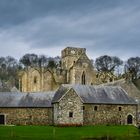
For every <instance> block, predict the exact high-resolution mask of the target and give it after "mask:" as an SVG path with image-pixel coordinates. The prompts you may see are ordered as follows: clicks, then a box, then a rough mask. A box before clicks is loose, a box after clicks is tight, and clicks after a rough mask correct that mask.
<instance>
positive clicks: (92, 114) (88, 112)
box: [83, 104, 137, 125]
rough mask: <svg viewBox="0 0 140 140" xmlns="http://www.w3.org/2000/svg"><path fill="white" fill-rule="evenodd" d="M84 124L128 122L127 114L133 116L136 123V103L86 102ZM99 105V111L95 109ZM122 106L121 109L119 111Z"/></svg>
mask: <svg viewBox="0 0 140 140" xmlns="http://www.w3.org/2000/svg"><path fill="white" fill-rule="evenodd" d="M84 106H85V109H84V115H83V116H84V125H97V124H122V125H126V124H127V116H128V115H132V116H133V124H134V125H135V124H136V119H137V118H136V116H137V114H136V110H137V106H136V105H93V104H85V105H84ZM95 106H96V107H97V111H95V110H94V109H95V108H96V107H95ZM119 107H121V111H119Z"/></svg>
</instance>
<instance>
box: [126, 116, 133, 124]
mask: <svg viewBox="0 0 140 140" xmlns="http://www.w3.org/2000/svg"><path fill="white" fill-rule="evenodd" d="M132 123H133V117H132V115H128V116H127V124H132Z"/></svg>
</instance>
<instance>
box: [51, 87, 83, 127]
mask: <svg viewBox="0 0 140 140" xmlns="http://www.w3.org/2000/svg"><path fill="white" fill-rule="evenodd" d="M82 105H83V103H82V102H81V100H80V98H79V96H78V95H77V94H76V93H75V91H74V90H73V89H71V90H70V91H68V93H66V94H65V96H64V97H63V98H62V99H61V100H60V102H59V103H55V104H54V124H55V125H82V124H83V110H82ZM70 112H71V113H73V117H69V113H70Z"/></svg>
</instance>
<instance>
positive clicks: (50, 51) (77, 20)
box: [0, 0, 140, 59]
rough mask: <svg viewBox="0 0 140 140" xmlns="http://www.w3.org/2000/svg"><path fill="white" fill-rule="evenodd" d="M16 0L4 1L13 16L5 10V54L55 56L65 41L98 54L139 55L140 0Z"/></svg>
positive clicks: (1, 35)
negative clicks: (57, 0) (20, 0)
mask: <svg viewBox="0 0 140 140" xmlns="http://www.w3.org/2000/svg"><path fill="white" fill-rule="evenodd" d="M13 1H14V3H8V0H5V1H3V0H2V2H3V4H2V6H3V7H4V8H5V9H4V8H2V7H1V6H0V9H1V8H2V9H1V11H2V10H3V9H4V11H5V12H4V14H5V15H8V16H11V18H9V19H8V16H5V15H4V16H2V14H0V15H1V16H2V19H3V21H2V22H0V49H1V53H0V55H6V54H7V55H12V56H15V57H17V58H19V57H21V56H22V55H23V54H24V53H29V52H30V53H32V52H34V53H37V54H38V53H39V54H42V53H43V54H46V55H49V56H55V55H60V51H61V49H63V48H64V47H66V46H75V47H77V46H78V47H84V48H87V53H88V55H89V56H90V57H91V58H94V59H95V58H96V57H98V56H100V55H104V54H108V55H117V56H119V57H120V58H122V59H127V58H128V57H131V56H137V55H139V51H138V50H140V42H139V36H140V31H139V25H140V20H139V18H140V10H139V3H140V2H138V1H135V0H134V1H133V3H132V1H129V0H127V1H125V0H124V1H125V2H122V1H121V0H118V1H117V2H114V1H113V2H112V1H111V0H109V1H108V2H105V1H103V0H100V2H99V1H97V0H93V1H90V0H87V1H86V2H85V1H83V0H80V1H79V0H77V1H74V0H72V1H68V2H66V1H65V0H60V2H56V1H54V0H52V1H50V0H45V1H44V0H42V1H38V0H34V1H32V0H28V1H22V2H21V3H20V4H19V1H18V0H13ZM0 3H1V2H0ZM0 5H1V4H0ZM7 5H8V6H7ZM6 6H7V7H6ZM10 11H11V12H10ZM0 13H1V12H0ZM7 21H8V22H7ZM124 52H125V53H124Z"/></svg>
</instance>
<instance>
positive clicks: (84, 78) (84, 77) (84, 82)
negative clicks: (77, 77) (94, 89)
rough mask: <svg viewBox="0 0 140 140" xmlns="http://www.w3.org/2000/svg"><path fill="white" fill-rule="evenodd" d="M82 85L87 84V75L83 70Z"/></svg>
mask: <svg viewBox="0 0 140 140" xmlns="http://www.w3.org/2000/svg"><path fill="white" fill-rule="evenodd" d="M81 83H82V85H85V84H86V76H85V72H83V74H82V81H81Z"/></svg>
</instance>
